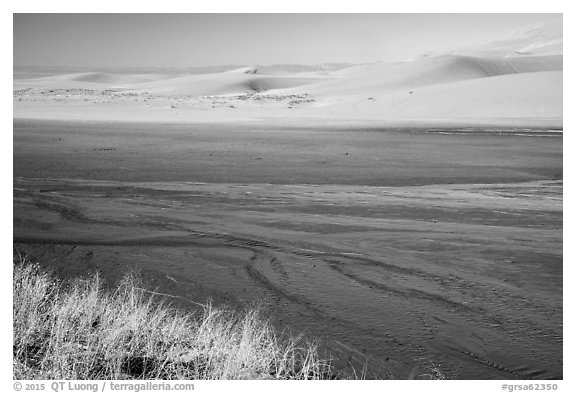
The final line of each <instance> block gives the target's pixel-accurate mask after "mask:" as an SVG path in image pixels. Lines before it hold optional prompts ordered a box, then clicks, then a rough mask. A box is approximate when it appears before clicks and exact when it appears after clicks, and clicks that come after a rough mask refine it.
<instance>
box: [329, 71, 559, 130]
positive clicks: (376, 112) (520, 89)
mask: <svg viewBox="0 0 576 393" xmlns="http://www.w3.org/2000/svg"><path fill="white" fill-rule="evenodd" d="M323 109H324V110H325V111H326V112H329V113H330V116H343V114H345V115H347V116H350V117H356V118H363V117H368V118H381V119H383V118H387V117H393V118H398V117H408V118H412V117H415V118H451V119H453V118H526V119H528V118H560V119H561V118H562V72H561V71H549V72H534V73H530V74H528V73H521V74H510V75H501V76H495V77H490V78H476V79H471V80H464V81H459V82H454V83H445V84H436V85H430V86H424V87H421V88H418V89H414V90H403V91H395V92H393V93H389V94H381V95H373V96H371V97H366V96H365V95H356V96H352V97H349V98H347V99H342V98H341V97H339V98H333V103H332V104H331V105H329V106H325V107H324V108H323Z"/></svg>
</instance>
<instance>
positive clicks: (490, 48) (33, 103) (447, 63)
mask: <svg viewBox="0 0 576 393" xmlns="http://www.w3.org/2000/svg"><path fill="white" fill-rule="evenodd" d="M562 42H563V39H562V27H561V26H556V25H550V24H539V25H536V26H532V27H528V28H525V29H520V30H517V31H514V32H511V33H510V34H509V35H507V36H505V37H499V38H497V39H494V40H487V41H484V42H480V43H477V44H474V45H470V46H469V47H467V48H460V49H457V50H454V51H452V52H447V53H439V54H436V55H433V56H430V55H428V56H422V57H419V58H417V59H415V60H411V61H405V62H395V63H375V64H366V65H359V66H349V65H347V64H332V65H326V66H298V65H275V66H264V67H255V66H254V67H253V66H248V67H220V69H223V71H218V72H211V73H193V74H190V73H184V74H182V73H180V74H171V73H162V72H159V73H156V74H154V73H134V74H126V73H108V72H82V73H73V74H64V75H52V76H45V77H40V78H34V77H29V78H22V77H19V78H18V79H15V80H14V91H15V93H14V97H15V100H16V102H15V106H14V108H15V109H14V117H20V118H26V117H32V118H38V117H52V118H79V117H80V118H84V119H89V120H99V119H101V116H102V113H103V112H105V113H106V114H107V116H108V119H109V117H110V116H112V117H113V118H115V119H118V120H142V119H146V121H150V120H154V119H157V120H158V121H184V122H189V121H211V120H224V121H226V120H240V119H245V120H249V119H270V118H273V119H296V120H297V119H300V120H302V121H304V120H307V119H318V120H321V119H348V120H351V121H352V120H368V121H377V122H382V123H386V122H389V121H391V119H396V120H397V119H406V120H413V121H420V122H426V121H431V122H438V121H439V120H445V121H455V122H460V123H462V122H464V123H465V122H467V121H472V120H473V121H474V122H475V123H478V122H480V123H482V119H484V120H485V122H486V123H490V124H496V123H499V122H504V123H505V122H508V121H514V122H516V123H518V122H519V123H522V122H523V121H524V122H525V123H526V125H530V124H533V123H534V122H535V123H534V124H536V123H538V124H542V123H546V124H548V123H549V124H551V125H555V126H561V124H562V117H563V114H562V74H563V55H562ZM46 89H50V91H46ZM54 89H60V90H62V91H60V90H58V92H57V93H55V92H54ZM107 89H120V90H121V91H122V93H123V95H122V96H121V97H120V96H119V95H118V94H119V93H118V92H113V93H109V92H107ZM71 90H74V91H71ZM78 90H84V92H81V93H79V92H78ZM94 91H102V92H103V93H97V92H96V93H95V92H94ZM79 94H83V96H82V97H81V98H82V99H78V98H79ZM102 97H104V98H102ZM119 97H120V98H122V99H119ZM67 101H73V102H74V103H75V105H76V106H81V108H80V109H81V110H77V109H78V108H74V110H72V111H69V112H70V113H69V114H67V112H66V110H67V107H62V105H67ZM104 104H105V106H106V108H104V107H103V105H104ZM123 108H124V109H123ZM175 109H177V110H175ZM208 109H214V110H215V111H216V112H215V113H213V114H208V113H207V112H206V110H208ZM224 109H225V110H224ZM231 109H234V110H231ZM471 119H472V120H471Z"/></svg>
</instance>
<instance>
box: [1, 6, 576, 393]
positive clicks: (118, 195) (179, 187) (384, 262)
mask: <svg viewBox="0 0 576 393" xmlns="http://www.w3.org/2000/svg"><path fill="white" fill-rule="evenodd" d="M519 11H521V9H519ZM12 17H13V37H12V38H13V98H12V100H13V111H12V116H13V121H12V123H13V129H12V136H11V140H12V164H13V168H12V190H13V192H12V225H13V227H12V256H13V263H12V310H13V314H12V319H13V321H12V327H13V331H12V348H13V356H12V362H13V363H12V370H11V373H12V378H13V380H14V381H31V380H43V381H47V380H48V381H66V380H75V381H80V382H82V381H85V382H86V381H102V380H104V381H127V380H139V381H156V383H161V381H173V380H178V381H179V383H180V384H181V385H180V386H181V390H185V391H192V390H194V385H193V384H192V382H194V381H202V380H251V381H256V380H258V381H259V380H284V381H286V380H288V381H292V380H337V381H340V380H361V381H365V380H378V381H389V380H399V381H405V380H425V381H430V380H435V381H437V380H507V381H510V380H512V381H514V382H513V384H517V385H519V386H528V385H526V382H527V381H532V382H534V386H542V388H541V389H538V388H537V387H536V388H534V390H556V387H557V386H559V385H556V384H555V383H556V382H558V383H560V382H561V381H550V380H563V379H564V372H563V371H564V363H563V359H564V355H565V353H564V347H563V345H564V341H563V337H564V335H563V329H564V325H563V317H564V312H563V304H564V302H563V288H564V285H563V283H564V269H563V222H564V221H563V214H564V211H563V14H562V13H523V12H517V13H447V12H446V13H384V12H382V13H330V12H320V13H286V12H278V13H258V12H250V13H160V12H158V13H139V12H136V9H135V12H133V13H93V12H86V13H63V12H54V13H34V12H21V13H13V16H12ZM6 154H8V153H6ZM6 180H8V179H6ZM6 275H7V277H8V276H9V273H8V272H7V273H6ZM568 372H569V370H568ZM536 382H538V383H536ZM17 383H20V382H17ZM187 383H188V384H189V385H186V384H187ZM267 383H269V382H267ZM26 386H33V385H24V387H26ZM46 386H47V387H46V390H47V391H48V390H50V388H49V386H50V385H46ZM67 386H68V385H67ZM71 386H72V385H71ZM74 386H75V385H74ZM78 386H80V385H78ZM82 386H84V385H82ZM86 386H89V385H86ZM113 386H115V385H113ZM118 386H119V385H118ZM267 386H270V385H267ZM385 386H386V385H382V388H384V387H385ZM505 386H507V387H505ZM513 386H515V385H502V389H500V385H494V389H493V391H513V390H523V389H528V388H527V387H526V388H522V387H520V388H518V387H514V388H513ZM66 389H68V390H66ZM66 389H63V390H61V391H72V390H74V389H73V386H72V387H70V388H66ZM107 389H108V385H107ZM118 389H119V388H118ZM118 389H116V390H118ZM24 390H26V389H24ZM112 390H114V389H112ZM197 390H202V389H197ZM531 390H532V389H531ZM143 391H144V389H143ZM150 391H152V390H150Z"/></svg>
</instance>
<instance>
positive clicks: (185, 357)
mask: <svg viewBox="0 0 576 393" xmlns="http://www.w3.org/2000/svg"><path fill="white" fill-rule="evenodd" d="M13 292H14V304H13V325H14V333H13V334H14V336H13V343H14V352H13V361H14V371H13V372H14V378H15V379H132V378H134V379H264V378H266V379H269V378H270V379H272V378H274V379H327V378H334V377H335V375H334V374H333V373H332V369H331V366H330V364H329V362H327V361H323V360H322V359H320V358H319V355H318V350H317V347H316V345H314V344H313V343H310V342H308V341H306V340H304V339H302V338H293V337H289V336H287V335H277V334H276V333H275V332H274V330H273V329H272V327H271V325H270V324H269V323H268V322H266V321H264V320H262V319H261V317H260V316H259V313H258V311H248V312H245V313H238V312H233V311H228V310H223V309H217V308H214V307H211V306H210V305H207V306H206V307H204V308H203V309H201V311H198V312H197V313H194V314H185V313H184V312H182V311H179V310H177V309H175V308H173V307H170V306H169V305H166V304H163V303H162V302H159V301H158V299H157V298H154V296H153V295H150V294H149V293H147V292H146V291H144V290H142V289H141V283H140V282H139V280H138V279H137V278H136V277H134V276H133V275H128V276H126V277H125V278H124V279H123V280H122V281H121V283H120V284H119V285H118V287H117V289H116V290H115V291H114V292H112V293H110V292H106V291H104V290H103V289H102V287H101V282H100V279H99V277H98V275H94V276H92V277H91V278H88V279H77V280H74V281H71V282H69V283H63V282H61V281H58V280H56V279H55V278H54V277H52V276H51V275H50V274H48V273H46V272H45V271H42V270H41V269H40V268H39V267H38V266H37V265H35V264H31V263H24V262H18V263H16V264H14V274H13Z"/></svg>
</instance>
